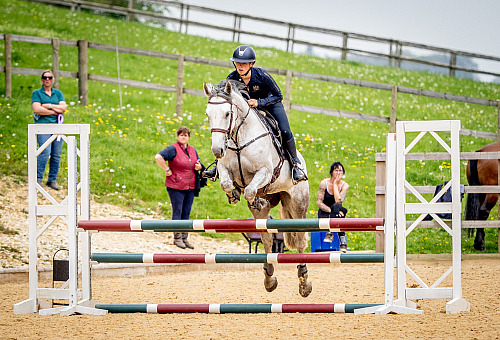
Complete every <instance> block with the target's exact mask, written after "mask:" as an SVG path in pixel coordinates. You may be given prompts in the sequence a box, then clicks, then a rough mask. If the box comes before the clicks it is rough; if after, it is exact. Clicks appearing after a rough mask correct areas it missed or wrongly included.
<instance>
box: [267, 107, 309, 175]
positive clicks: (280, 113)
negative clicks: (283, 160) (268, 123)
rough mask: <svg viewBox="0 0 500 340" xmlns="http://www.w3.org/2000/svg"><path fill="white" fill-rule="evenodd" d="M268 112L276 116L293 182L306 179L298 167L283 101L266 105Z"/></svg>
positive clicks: (298, 161)
mask: <svg viewBox="0 0 500 340" xmlns="http://www.w3.org/2000/svg"><path fill="white" fill-rule="evenodd" d="M267 109H268V110H269V112H270V113H271V114H272V115H273V117H274V118H276V121H277V122H278V126H279V128H280V131H281V134H282V135H283V140H284V145H283V147H284V148H285V149H286V151H288V155H289V159H290V162H291V163H292V166H291V168H292V178H293V181H294V182H300V181H305V180H307V176H306V174H305V173H304V172H303V171H302V169H301V168H300V159H299V157H298V156H297V148H296V146H295V138H294V137H293V134H292V130H291V129H290V123H288V117H287V116H286V112H285V108H284V107H283V103H281V102H279V103H276V104H274V105H272V106H270V107H267Z"/></svg>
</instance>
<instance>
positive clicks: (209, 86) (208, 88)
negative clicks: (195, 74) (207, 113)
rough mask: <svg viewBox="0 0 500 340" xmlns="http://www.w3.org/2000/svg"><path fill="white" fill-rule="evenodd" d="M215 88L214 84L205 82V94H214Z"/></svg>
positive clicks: (208, 95)
mask: <svg viewBox="0 0 500 340" xmlns="http://www.w3.org/2000/svg"><path fill="white" fill-rule="evenodd" d="M213 88H214V87H213V85H212V84H210V83H208V84H207V83H206V82H203V92H205V96H207V97H210V96H211V95H212V91H213Z"/></svg>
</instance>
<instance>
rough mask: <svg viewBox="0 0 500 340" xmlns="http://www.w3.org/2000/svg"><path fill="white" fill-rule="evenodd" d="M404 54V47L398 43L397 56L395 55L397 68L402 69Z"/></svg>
mask: <svg viewBox="0 0 500 340" xmlns="http://www.w3.org/2000/svg"><path fill="white" fill-rule="evenodd" d="M402 54H403V46H402V45H401V44H400V43H399V42H396V55H395V58H396V59H395V61H394V65H395V66H396V68H401V55H402Z"/></svg>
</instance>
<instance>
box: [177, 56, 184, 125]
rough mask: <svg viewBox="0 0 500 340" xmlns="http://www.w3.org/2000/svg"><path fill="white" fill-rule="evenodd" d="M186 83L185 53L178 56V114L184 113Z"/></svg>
mask: <svg viewBox="0 0 500 340" xmlns="http://www.w3.org/2000/svg"><path fill="white" fill-rule="evenodd" d="M183 83H184V55H183V54H179V56H178V57H177V102H176V104H175V113H177V116H180V115H182V93H183Z"/></svg>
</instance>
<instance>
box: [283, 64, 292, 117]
mask: <svg viewBox="0 0 500 340" xmlns="http://www.w3.org/2000/svg"><path fill="white" fill-rule="evenodd" d="M291 99H292V71H291V70H286V81H285V103H284V104H285V112H286V114H287V116H290V110H291V109H292V102H291Z"/></svg>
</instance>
